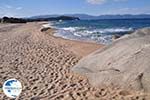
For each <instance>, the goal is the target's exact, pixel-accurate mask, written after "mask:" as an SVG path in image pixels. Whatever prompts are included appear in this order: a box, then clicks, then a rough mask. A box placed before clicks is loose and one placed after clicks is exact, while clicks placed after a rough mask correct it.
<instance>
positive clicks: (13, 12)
mask: <svg viewBox="0 0 150 100" xmlns="http://www.w3.org/2000/svg"><path fill="white" fill-rule="evenodd" d="M74 13H77V14H80V13H84V14H89V15H104V14H150V0H0V17H3V16H11V17H30V16H35V15H49V14H74Z"/></svg>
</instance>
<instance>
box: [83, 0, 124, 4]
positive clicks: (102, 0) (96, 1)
mask: <svg viewBox="0 0 150 100" xmlns="http://www.w3.org/2000/svg"><path fill="white" fill-rule="evenodd" d="M86 1H87V2H88V3H90V4H103V3H105V2H107V1H108V0H86ZM109 1H111V0H109ZM112 1H114V2H119V1H127V0H112Z"/></svg>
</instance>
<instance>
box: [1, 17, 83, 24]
mask: <svg viewBox="0 0 150 100" xmlns="http://www.w3.org/2000/svg"><path fill="white" fill-rule="evenodd" d="M59 20H80V19H79V18H78V17H72V16H58V17H50V16H49V17H48V16H47V17H44V16H42V17H32V18H14V17H3V18H0V22H1V23H26V22H35V21H59Z"/></svg>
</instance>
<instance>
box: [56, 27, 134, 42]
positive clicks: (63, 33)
mask: <svg viewBox="0 0 150 100" xmlns="http://www.w3.org/2000/svg"><path fill="white" fill-rule="evenodd" d="M130 31H133V29H132V28H106V29H88V28H85V27H64V28H60V29H59V31H57V33H56V34H55V36H58V37H62V38H66V39H71V40H72V39H73V40H92V41H96V42H100V43H104V44H107V43H110V42H111V41H112V36H113V33H114V34H117V33H124V32H130Z"/></svg>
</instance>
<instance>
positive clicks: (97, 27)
mask: <svg viewBox="0 0 150 100" xmlns="http://www.w3.org/2000/svg"><path fill="white" fill-rule="evenodd" d="M51 26H52V27H53V28H56V29H57V31H56V32H55V34H54V35H55V36H56V37H62V38H65V39H70V40H78V41H86V42H96V43H100V44H110V43H112V41H113V37H114V36H123V35H126V34H130V33H132V32H134V31H136V30H138V29H141V28H145V27H150V19H101V20H73V21H56V22H51Z"/></svg>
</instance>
